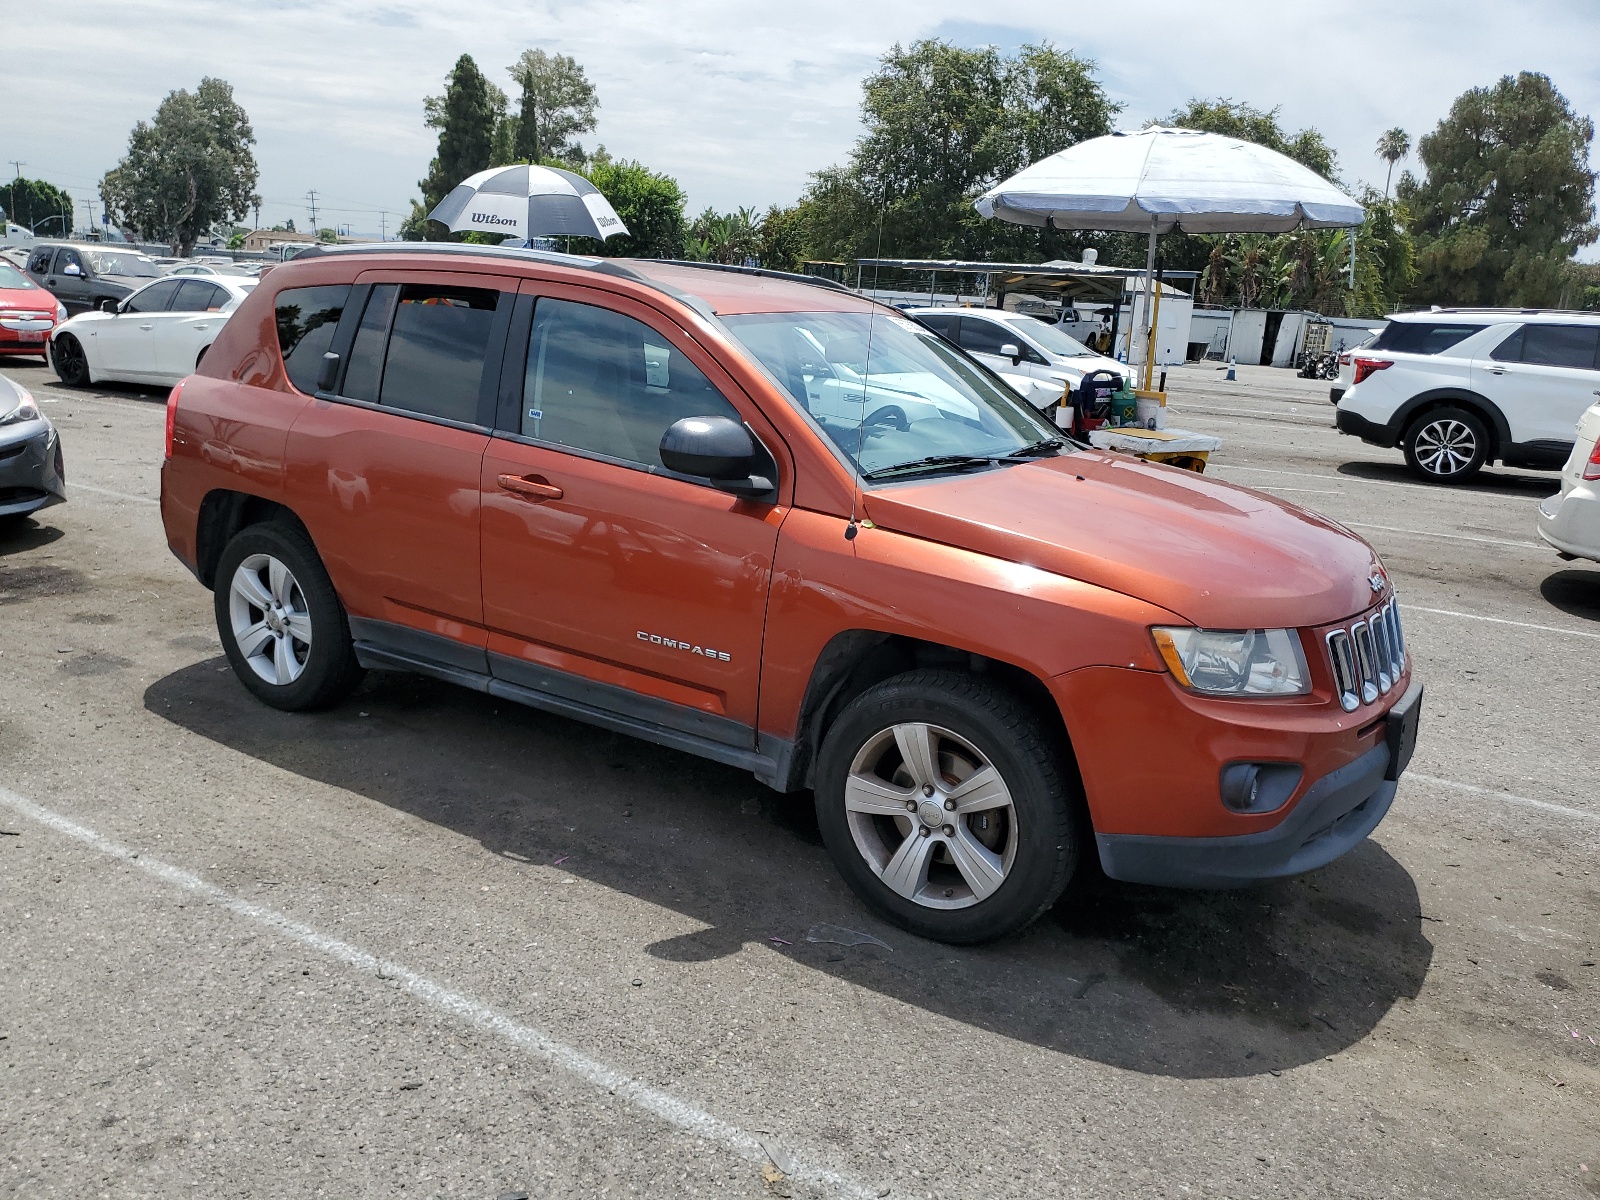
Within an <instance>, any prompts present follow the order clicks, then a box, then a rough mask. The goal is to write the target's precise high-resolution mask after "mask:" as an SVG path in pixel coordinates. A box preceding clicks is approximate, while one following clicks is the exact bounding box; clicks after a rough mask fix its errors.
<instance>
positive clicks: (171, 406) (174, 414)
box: [166, 379, 185, 458]
mask: <svg viewBox="0 0 1600 1200" xmlns="http://www.w3.org/2000/svg"><path fill="white" fill-rule="evenodd" d="M184 382H185V381H184V380H181V379H180V380H179V381H178V384H177V386H176V387H174V388H173V389H172V391H170V392H169V393H167V435H166V443H167V452H166V457H167V458H171V457H172V435H173V433H174V432H175V431H176V430H177V428H178V397H179V396H181V395H183V385H184Z"/></svg>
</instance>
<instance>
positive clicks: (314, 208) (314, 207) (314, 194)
mask: <svg viewBox="0 0 1600 1200" xmlns="http://www.w3.org/2000/svg"><path fill="white" fill-rule="evenodd" d="M306 199H307V200H309V201H310V202H311V203H310V205H309V207H310V209H311V233H312V236H313V237H314V236H316V232H317V190H316V188H312V189H311V190H310V191H308V192H307V193H306Z"/></svg>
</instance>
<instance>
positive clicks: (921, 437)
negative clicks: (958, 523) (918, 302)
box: [722, 312, 1058, 474]
mask: <svg viewBox="0 0 1600 1200" xmlns="http://www.w3.org/2000/svg"><path fill="white" fill-rule="evenodd" d="M722 321H723V324H724V325H726V326H727V328H728V329H729V331H730V332H731V333H732V334H733V336H734V337H736V338H737V339H738V340H739V341H740V343H741V344H743V346H744V347H745V349H746V350H748V351H749V352H750V354H751V355H752V356H753V357H754V358H755V359H756V360H757V361H759V362H760V363H761V365H762V366H764V367H765V368H766V369H767V371H768V372H770V373H771V375H772V376H773V378H774V379H775V380H776V381H777V382H778V383H779V384H781V385H782V386H783V387H784V389H785V390H787V391H788V393H789V395H790V396H791V397H792V398H793V399H794V401H795V403H797V404H799V405H800V406H801V407H802V408H804V409H805V410H806V411H807V412H809V413H810V414H811V416H812V418H813V419H814V420H815V421H816V422H817V424H819V425H820V426H821V427H822V429H823V431H824V432H825V433H827V435H828V436H829V437H830V438H832V439H833V442H834V444H835V445H836V446H838V447H839V449H840V450H841V451H842V452H843V453H844V455H845V457H846V458H848V459H849V460H850V461H851V462H852V463H854V464H855V466H856V468H857V469H858V470H860V471H861V472H862V473H863V474H874V473H877V472H881V471H884V470H886V469H887V470H893V469H895V468H898V467H910V465H911V464H922V465H924V466H926V468H927V469H929V470H938V469H950V468H951V467H952V466H953V465H955V464H953V463H952V462H951V461H950V460H951V459H963V460H964V459H969V458H970V459H984V458H996V457H1001V456H1004V455H1008V454H1013V453H1015V452H1016V451H1018V450H1023V449H1026V448H1028V447H1031V446H1036V445H1038V444H1039V443H1041V442H1044V441H1048V440H1050V439H1053V438H1055V437H1057V436H1058V434H1057V431H1056V430H1055V429H1053V428H1052V427H1051V426H1050V425H1048V424H1047V423H1045V421H1044V420H1043V419H1042V418H1041V417H1039V416H1037V415H1035V414H1034V413H1033V412H1032V411H1030V410H1029V409H1028V407H1027V406H1026V405H1025V404H1024V403H1023V401H1022V400H1021V398H1020V397H1018V396H1016V395H1014V394H1013V393H1012V392H1011V391H1010V389H1008V388H1006V387H1005V386H1004V385H1003V384H1000V383H999V382H997V381H996V380H995V379H994V377H993V376H991V375H989V374H988V373H987V372H985V371H983V370H982V369H981V368H979V367H977V366H975V365H974V364H973V363H972V361H971V360H970V359H968V358H967V357H966V356H965V355H963V354H962V353H961V352H960V351H959V350H956V349H955V348H954V347H952V346H950V345H949V344H948V343H946V342H945V341H943V340H942V339H941V338H939V337H938V336H937V335H935V334H933V333H930V332H928V331H927V330H926V329H924V328H922V326H920V325H918V324H916V323H915V322H912V321H908V320H906V319H905V318H904V317H899V316H891V315H888V314H886V313H881V312H880V313H864V312H849V313H751V314H745V315H734V316H727V317H723V318H722ZM869 339H870V343H871V361H870V363H869V361H868V343H869ZM933 459H937V460H940V461H937V462H930V461H927V460H933Z"/></svg>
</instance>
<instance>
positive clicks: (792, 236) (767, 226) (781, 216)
mask: <svg viewBox="0 0 1600 1200" xmlns="http://www.w3.org/2000/svg"><path fill="white" fill-rule="evenodd" d="M759 232H760V252H759V257H760V259H761V265H762V266H764V267H771V268H772V269H773V270H775V271H798V270H799V269H800V264H801V262H802V261H803V260H804V259H805V257H806V247H807V243H808V240H809V233H810V231H809V230H808V228H807V222H806V213H805V210H804V209H802V208H801V207H800V206H799V205H798V204H797V205H795V206H793V207H792V208H779V207H778V206H777V205H776V204H774V205H773V206H772V207H771V208H769V209H767V211H766V214H765V215H764V216H763V217H762V218H761V226H760V230H759Z"/></svg>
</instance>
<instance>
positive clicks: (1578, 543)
mask: <svg viewBox="0 0 1600 1200" xmlns="http://www.w3.org/2000/svg"><path fill="white" fill-rule="evenodd" d="M1539 536H1540V537H1542V538H1544V540H1545V541H1547V542H1549V543H1550V544H1551V545H1552V546H1554V547H1555V548H1556V551H1557V552H1558V553H1559V554H1560V555H1561V557H1562V558H1592V559H1594V560H1595V561H1596V562H1600V404H1596V405H1595V406H1594V407H1593V408H1591V409H1590V410H1589V411H1588V412H1586V413H1584V414H1583V418H1582V419H1581V420H1580V421H1579V422H1578V440H1577V443H1576V444H1575V445H1574V446H1573V448H1572V456H1571V457H1570V458H1568V459H1567V465H1566V466H1565V467H1563V468H1562V470H1561V490H1560V491H1559V492H1557V493H1556V494H1555V495H1554V496H1550V497H1548V498H1547V499H1545V500H1542V501H1540V503H1539Z"/></svg>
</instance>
